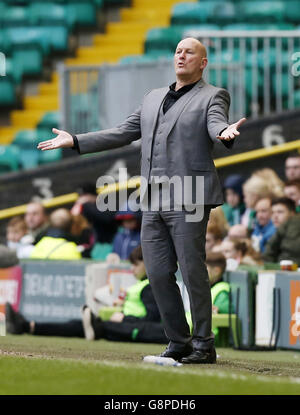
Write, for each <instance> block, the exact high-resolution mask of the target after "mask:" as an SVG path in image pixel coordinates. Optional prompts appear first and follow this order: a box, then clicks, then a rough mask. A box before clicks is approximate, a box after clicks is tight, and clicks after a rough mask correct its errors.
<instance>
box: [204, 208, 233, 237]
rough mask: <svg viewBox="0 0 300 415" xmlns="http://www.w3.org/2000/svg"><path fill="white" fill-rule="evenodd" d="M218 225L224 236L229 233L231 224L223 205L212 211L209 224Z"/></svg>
mask: <svg viewBox="0 0 300 415" xmlns="http://www.w3.org/2000/svg"><path fill="white" fill-rule="evenodd" d="M210 225H216V226H217V227H218V228H219V229H220V230H221V232H222V235H223V238H225V236H226V235H227V232H228V229H229V225H228V222H227V220H226V217H225V215H224V212H223V210H222V207H221V206H218V207H216V208H215V209H212V210H211V211H210V215H209V220H208V226H210Z"/></svg>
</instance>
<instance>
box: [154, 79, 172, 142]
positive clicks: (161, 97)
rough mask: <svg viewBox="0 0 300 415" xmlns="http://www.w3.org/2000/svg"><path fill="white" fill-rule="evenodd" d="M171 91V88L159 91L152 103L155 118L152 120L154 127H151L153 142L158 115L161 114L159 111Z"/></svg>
mask: <svg viewBox="0 0 300 415" xmlns="http://www.w3.org/2000/svg"><path fill="white" fill-rule="evenodd" d="M168 91H169V88H168V87H166V88H161V89H159V90H157V91H156V96H155V97H153V98H154V99H153V102H152V106H151V107H152V108H151V109H152V116H153V120H152V125H151V131H152V134H151V141H152V140H153V136H154V132H155V126H156V123H157V118H158V114H159V110H160V106H161V103H162V102H163V100H164V98H165V96H166V95H167V93H168Z"/></svg>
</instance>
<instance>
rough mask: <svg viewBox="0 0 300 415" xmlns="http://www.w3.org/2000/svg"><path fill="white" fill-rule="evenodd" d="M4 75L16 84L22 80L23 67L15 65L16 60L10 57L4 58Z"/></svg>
mask: <svg viewBox="0 0 300 415" xmlns="http://www.w3.org/2000/svg"><path fill="white" fill-rule="evenodd" d="M5 66H6V75H7V76H9V77H11V79H12V80H13V81H14V83H15V84H16V85H18V84H20V83H21V82H22V78H23V67H22V66H18V65H16V62H15V61H14V60H13V59H12V58H6V59H5Z"/></svg>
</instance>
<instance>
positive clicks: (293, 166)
mask: <svg viewBox="0 0 300 415" xmlns="http://www.w3.org/2000/svg"><path fill="white" fill-rule="evenodd" d="M285 177H286V179H287V180H300V154H299V153H293V154H291V155H290V156H289V157H288V158H287V159H286V160H285Z"/></svg>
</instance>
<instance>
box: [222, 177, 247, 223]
mask: <svg viewBox="0 0 300 415" xmlns="http://www.w3.org/2000/svg"><path fill="white" fill-rule="evenodd" d="M244 181H245V179H244V178H243V177H242V176H240V175H239V174H232V175H230V176H228V177H227V178H226V180H225V181H224V186H223V187H224V190H225V201H226V202H225V203H224V204H223V205H222V210H223V212H224V215H225V217H226V220H227V222H228V224H229V225H230V226H233V225H236V224H239V223H241V217H242V215H243V213H244V212H245V209H246V208H245V204H244V195H243V183H244Z"/></svg>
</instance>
